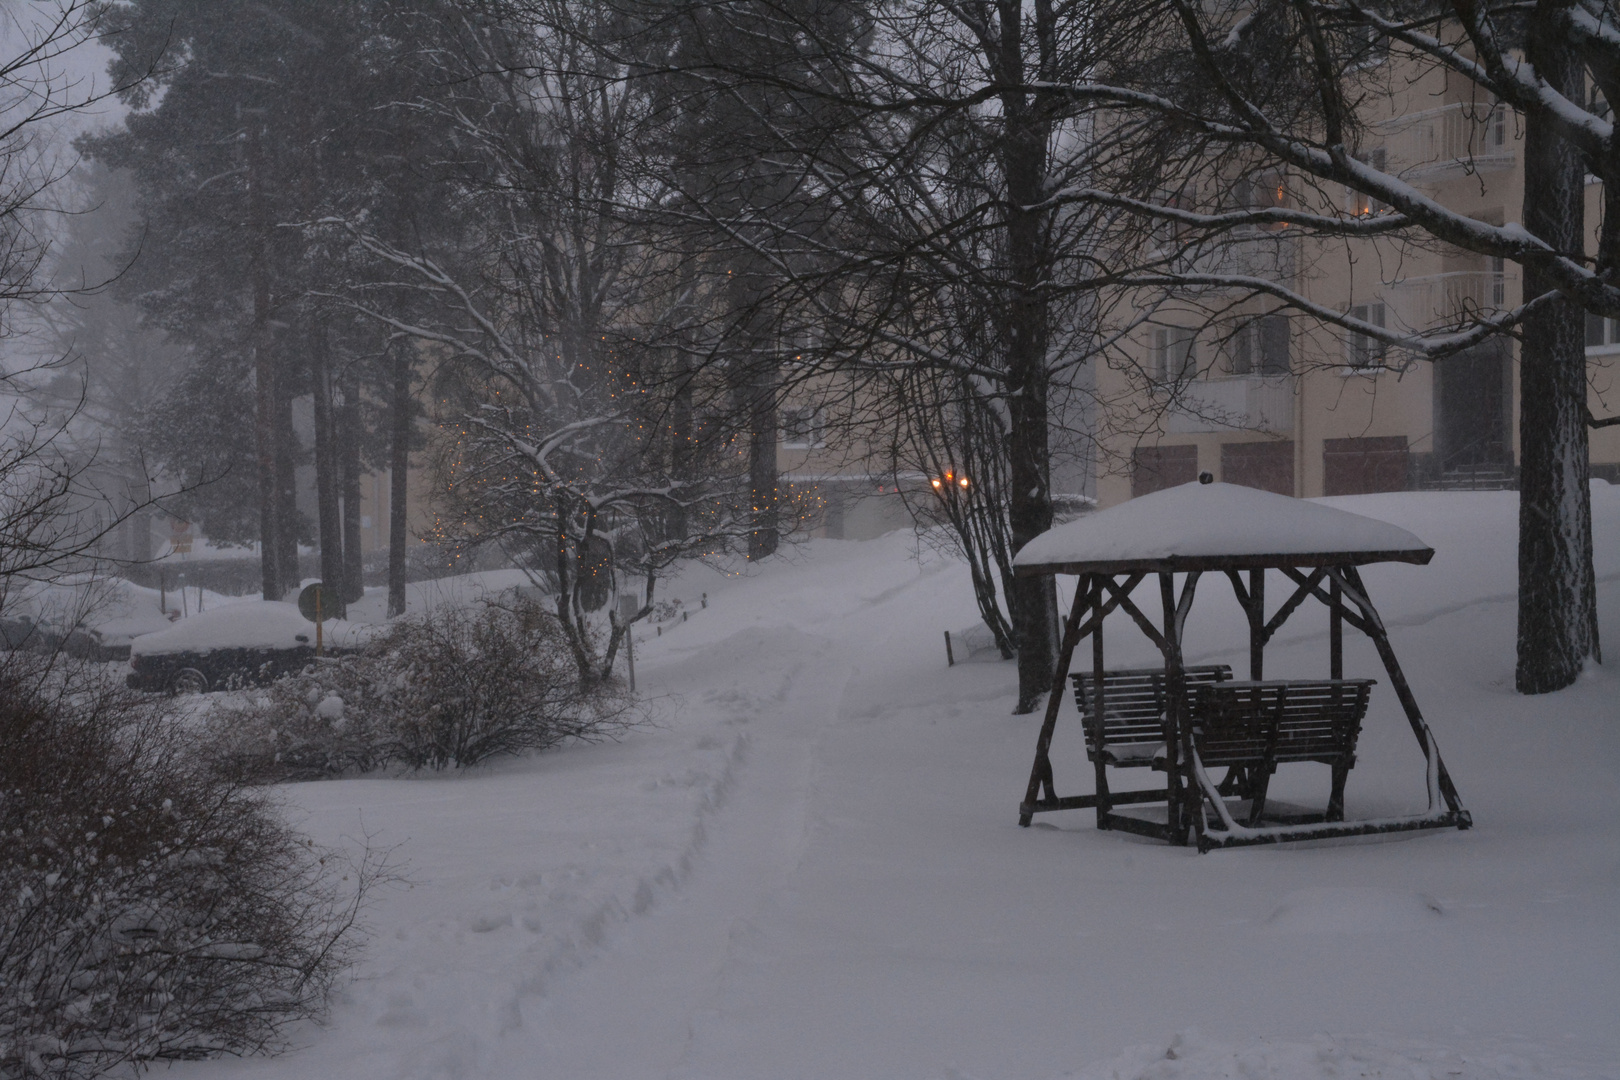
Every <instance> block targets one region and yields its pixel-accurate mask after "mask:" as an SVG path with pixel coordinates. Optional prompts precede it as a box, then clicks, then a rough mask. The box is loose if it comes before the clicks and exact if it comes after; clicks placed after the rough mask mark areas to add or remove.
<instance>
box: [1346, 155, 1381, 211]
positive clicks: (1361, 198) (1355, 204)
mask: <svg viewBox="0 0 1620 1080" xmlns="http://www.w3.org/2000/svg"><path fill="white" fill-rule="evenodd" d="M1358 160H1360V161H1361V163H1362V164H1364V165H1366V166H1367V167H1368V168H1369V169H1375V170H1377V171H1378V172H1388V171H1389V151H1388V150H1386V149H1384V148H1383V147H1382V146H1380V147H1378V148H1376V149H1374V150H1369V151H1367V152H1366V153H1365V154H1363V155H1361V156H1360V157H1359V159H1358ZM1388 209H1389V204H1388V203H1386V202H1384V201H1383V200H1381V199H1375V198H1373V197H1372V196H1371V195H1368V194H1367V193H1366V192H1364V191H1355V190H1352V191H1351V192H1350V212H1351V213H1353V214H1355V215H1356V216H1357V217H1365V216H1367V215H1369V214H1378V213H1382V212H1383V211H1385V210H1388Z"/></svg>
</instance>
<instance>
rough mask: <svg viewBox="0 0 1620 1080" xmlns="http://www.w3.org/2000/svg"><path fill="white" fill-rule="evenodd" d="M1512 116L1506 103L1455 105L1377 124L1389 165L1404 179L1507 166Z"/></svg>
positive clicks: (1509, 163)
mask: <svg viewBox="0 0 1620 1080" xmlns="http://www.w3.org/2000/svg"><path fill="white" fill-rule="evenodd" d="M1511 120H1512V115H1511V112H1510V111H1509V110H1508V108H1507V106H1505V105H1497V106H1495V107H1494V108H1493V107H1492V106H1491V105H1490V104H1488V103H1485V102H1455V103H1453V104H1450V105H1442V106H1441V107H1439V108H1437V109H1425V110H1424V111H1422V112H1415V113H1407V114H1406V115H1405V116H1397V117H1395V118H1393V119H1391V120H1386V121H1384V122H1383V123H1381V124H1379V125H1377V126H1378V128H1380V129H1381V130H1382V131H1383V133H1384V138H1385V142H1384V148H1385V151H1386V152H1387V154H1388V156H1389V167H1390V168H1391V169H1393V170H1394V171H1396V172H1397V173H1399V174H1400V175H1401V176H1403V177H1405V178H1406V179H1409V180H1421V179H1423V178H1424V177H1426V176H1430V175H1433V174H1438V173H1445V172H1449V171H1454V170H1455V171H1462V170H1463V169H1464V168H1471V169H1472V170H1473V171H1474V172H1491V171H1494V170H1497V169H1507V168H1512V166H1513V163H1514V160H1515V158H1514V148H1513V143H1512V141H1511V135H1510V133H1511V131H1512V125H1511Z"/></svg>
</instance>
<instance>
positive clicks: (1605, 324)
mask: <svg viewBox="0 0 1620 1080" xmlns="http://www.w3.org/2000/svg"><path fill="white" fill-rule="evenodd" d="M1609 345H1620V319H1605V318H1604V317H1603V316H1602V315H1592V314H1588V315H1587V316H1586V347H1587V348H1588V349H1601V348H1604V347H1606V346H1609Z"/></svg>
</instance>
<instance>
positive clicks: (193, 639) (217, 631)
mask: <svg viewBox="0 0 1620 1080" xmlns="http://www.w3.org/2000/svg"><path fill="white" fill-rule="evenodd" d="M375 632H376V628H375V627H372V626H366V625H364V624H363V623H352V622H344V621H343V620H342V619H327V620H326V621H325V622H324V623H322V637H323V638H324V639H325V642H326V644H327V645H329V646H332V647H335V648H353V647H355V646H358V645H361V644H364V643H365V641H366V640H367V639H368V638H369V637H370V636H371V635H372V634H374V633H375ZM300 634H302V635H303V636H304V637H305V638H306V639H307V640H306V641H299V640H298V636H299V635H300ZM314 642H315V624H314V623H312V622H310V621H309V620H308V619H306V618H304V616H303V615H302V614H300V613H299V611H298V605H296V604H283V603H278V602H276V601H271V600H251V601H244V602H242V603H237V604H230V605H228V606H226V607H222V608H215V609H213V610H211V611H204V612H202V613H200V614H197V615H193V616H191V617H190V618H188V619H181V620H180V621H179V622H177V623H175V624H174V625H173V626H172V627H170V628H169V629H167V630H159V631H157V632H156V633H151V634H142V635H141V636H140V637H138V638H136V639H135V640H134V642H133V643H132V645H131V649H132V651H133V653H134V654H135V655H137V656H158V655H162V654H164V653H177V652H208V651H210V650H213V649H295V648H297V647H299V646H300V645H312V644H314Z"/></svg>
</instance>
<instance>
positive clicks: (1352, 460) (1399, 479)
mask: <svg viewBox="0 0 1620 1080" xmlns="http://www.w3.org/2000/svg"><path fill="white" fill-rule="evenodd" d="M1409 460H1410V458H1409V456H1408V454H1407V446H1406V436H1405V435H1390V436H1387V437H1380V438H1367V439H1324V440H1323V441H1322V494H1324V495H1367V494H1371V493H1372V492H1374V491H1405V490H1406V488H1407V462H1408V461H1409Z"/></svg>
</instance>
